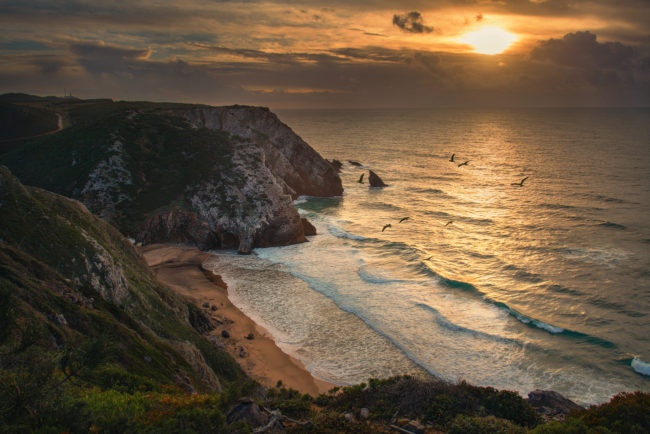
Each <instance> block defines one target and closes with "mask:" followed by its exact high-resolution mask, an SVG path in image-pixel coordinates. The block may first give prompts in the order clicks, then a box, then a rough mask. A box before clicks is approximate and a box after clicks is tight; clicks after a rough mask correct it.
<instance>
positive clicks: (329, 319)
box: [213, 109, 650, 404]
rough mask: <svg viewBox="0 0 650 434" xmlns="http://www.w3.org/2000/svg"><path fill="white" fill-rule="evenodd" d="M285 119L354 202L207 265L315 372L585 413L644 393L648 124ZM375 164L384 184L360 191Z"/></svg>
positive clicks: (315, 203) (492, 118)
mask: <svg viewBox="0 0 650 434" xmlns="http://www.w3.org/2000/svg"><path fill="white" fill-rule="evenodd" d="M280 118H281V119H282V120H283V121H284V122H285V123H287V124H288V125H290V126H291V127H292V128H293V129H294V131H296V132H297V133H298V134H299V135H300V136H301V137H303V138H304V139H305V140H306V141H307V142H308V143H309V144H310V145H311V146H312V147H314V148H315V149H316V150H318V151H319V152H320V153H321V155H323V156H324V157H326V158H337V159H339V160H341V161H343V162H344V163H345V164H344V167H343V172H342V173H341V178H342V179H343V185H344V188H345V193H344V196H343V198H339V199H318V198H301V199H300V200H298V201H297V202H296V206H298V207H299V208H300V210H301V213H302V214H303V215H305V216H306V217H307V218H308V219H309V220H310V221H311V222H312V223H313V224H314V225H315V226H316V227H317V229H318V233H319V235H317V236H315V237H312V238H311V239H310V242H309V243H305V244H300V245H294V246H289V247H281V248H268V249H256V251H255V255H252V256H248V257H243V256H237V255H230V254H226V255H218V256H216V257H215V258H214V260H213V262H214V267H215V269H216V270H217V271H218V272H219V273H220V274H222V275H223V276H224V279H225V280H226V281H227V282H229V281H230V282H236V283H234V284H232V285H231V287H230V291H231V296H232V297H233V299H234V301H235V303H236V304H238V305H239V306H240V307H241V308H242V309H243V310H244V311H245V312H246V313H248V314H249V315H251V316H253V317H254V318H255V319H256V320H257V321H259V322H260V323H261V324H263V325H265V326H266V327H267V328H268V329H269V330H270V331H271V332H272V333H273V334H274V336H275V338H276V341H277V342H278V344H279V345H280V346H281V347H282V348H283V349H284V350H285V351H288V352H290V353H292V354H293V355H295V356H297V357H299V358H300V359H301V360H303V361H304V362H305V363H306V365H307V366H308V368H309V369H310V370H311V371H312V372H313V373H314V374H315V375H317V376H319V377H321V378H324V379H326V380H329V381H332V382H335V383H338V384H351V383H356V382H360V381H364V380H366V379H367V378H369V377H383V376H389V375H394V374H398V373H412V374H421V375H426V374H425V373H426V372H428V373H431V374H434V375H436V376H438V377H441V378H444V379H447V380H450V381H457V380H460V379H465V380H467V381H469V382H471V383H474V384H478V385H490V386H494V387H497V388H505V389H510V390H517V391H519V392H520V393H522V394H526V393H528V392H529V391H531V390H533V389H537V388H543V389H553V390H557V391H559V392H561V393H563V394H565V395H566V396H568V397H570V398H572V399H574V400H576V401H578V402H580V403H583V404H586V403H595V402H602V401H605V400H607V399H609V398H610V397H611V395H613V394H615V393H617V392H620V391H623V390H628V391H629V390H637V389H640V390H644V391H650V376H648V375H650V365H648V363H647V362H650V337H649V336H650V315H649V313H650V110H620V109H617V110H596V109H559V110H558V109H546V110H519V111H516V110H510V111H509V110H496V111H495V110H429V111H427V110H401V111H388V110H385V111H382V110H376V111H302V112H280ZM452 153H455V154H456V157H455V159H456V160H457V161H456V162H455V163H453V162H450V161H449V158H450V155H451V154H452ZM347 160H355V161H359V162H361V163H362V164H363V165H364V167H354V166H352V165H350V164H348V163H347ZM466 160H469V163H468V165H466V166H462V167H458V164H459V163H461V162H464V161H466ZM368 168H370V169H372V170H374V171H375V172H377V173H378V174H379V175H380V176H381V177H382V178H383V179H384V181H385V182H386V183H387V184H389V187H387V188H384V189H369V188H368V184H367V183H364V184H359V183H358V182H357V180H358V179H359V176H360V175H361V174H362V173H366V175H365V177H364V179H366V180H367V177H368V175H367V169H368ZM525 176H528V177H529V178H528V179H527V180H526V181H525V183H524V186H523V187H518V186H512V185H511V183H513V182H518V181H520V180H521V179H522V178H523V177H525ZM403 217H409V219H408V220H406V221H404V222H402V223H399V220H400V219H401V218H403ZM450 221H452V222H453V223H450V224H447V223H448V222H450ZM387 223H390V224H391V225H392V227H390V228H387V229H386V230H385V231H384V232H382V227H383V226H384V225H385V224H387Z"/></svg>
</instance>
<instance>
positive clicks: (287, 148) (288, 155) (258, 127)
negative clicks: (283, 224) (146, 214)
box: [177, 106, 343, 199]
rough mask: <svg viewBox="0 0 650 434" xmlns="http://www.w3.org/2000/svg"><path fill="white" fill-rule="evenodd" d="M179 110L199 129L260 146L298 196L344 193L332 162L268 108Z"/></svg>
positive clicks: (285, 184)
mask: <svg viewBox="0 0 650 434" xmlns="http://www.w3.org/2000/svg"><path fill="white" fill-rule="evenodd" d="M177 113H178V114H179V115H180V116H182V117H184V118H185V119H187V120H188V121H189V122H190V123H191V124H192V125H193V126H194V127H195V128H210V129H216V130H223V131H226V132H228V133H229V134H234V135H237V136H239V137H243V138H244V139H246V140H248V141H249V143H251V144H253V146H255V147H259V148H260V149H261V150H262V152H263V153H264V164H265V166H266V167H267V168H268V169H269V171H270V172H271V173H272V174H273V175H274V176H275V177H276V179H278V181H282V182H280V184H281V185H282V186H283V188H284V191H285V192H286V193H288V194H290V195H291V196H292V197H293V198H294V199H295V198H297V197H298V196H300V195H306V196H340V195H341V194H343V187H342V186H341V179H340V178H339V176H338V175H337V173H336V170H335V169H334V168H333V167H332V165H331V164H329V163H328V162H327V160H325V159H323V158H322V157H321V156H320V155H319V154H318V153H317V152H316V151H315V150H314V149H312V148H311V147H310V146H309V145H308V144H307V143H305V141H304V140H302V139H301V138H300V137H299V136H297V135H296V134H295V133H294V132H293V131H292V130H291V128H289V127H288V126H287V125H285V124H284V123H282V122H281V121H280V120H279V119H278V117H277V116H276V115H275V114H273V113H272V112H270V111H269V110H268V109H267V108H264V107H245V106H232V107H201V108H194V109H191V110H183V111H179V112H177Z"/></svg>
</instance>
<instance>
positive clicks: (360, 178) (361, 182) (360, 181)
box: [357, 173, 365, 184]
mask: <svg viewBox="0 0 650 434" xmlns="http://www.w3.org/2000/svg"><path fill="white" fill-rule="evenodd" d="M363 175H365V173H362V174H361V176H360V177H359V180H358V181H357V182H358V183H359V184H363Z"/></svg>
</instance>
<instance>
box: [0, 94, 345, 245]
mask: <svg viewBox="0 0 650 434" xmlns="http://www.w3.org/2000/svg"><path fill="white" fill-rule="evenodd" d="M49 107H50V108H51V109H52V110H55V111H57V113H59V114H61V115H62V116H63V117H64V118H65V119H66V120H67V123H68V124H69V126H68V127H67V128H65V129H63V130H62V131H60V132H57V133H56V134H50V135H45V136H40V137H35V138H33V139H31V140H28V141H27V142H26V143H23V144H20V146H18V147H17V148H16V149H13V150H12V151H11V152H8V153H6V154H5V155H2V156H0V162H1V163H2V164H6V165H7V166H8V167H9V168H10V169H11V170H12V171H13V172H14V173H15V174H16V175H17V176H18V177H19V178H20V179H21V180H23V182H25V183H26V184H28V185H35V186H39V187H42V188H45V189H48V190H51V191H54V192H56V193H59V194H63V195H66V196H69V197H72V198H75V199H78V200H80V201H81V202H82V203H83V204H84V205H86V206H87V207H88V209H89V210H90V211H92V212H93V213H95V214H97V215H99V216H101V217H102V218H103V219H105V220H106V221H108V222H110V223H113V224H114V225H116V226H117V227H118V229H120V230H121V231H122V232H123V233H124V234H127V235H129V236H131V237H133V238H134V239H136V240H137V241H140V242H143V243H154V242H169V241H172V242H184V243H190V244H194V245H197V246H199V247H201V248H204V249H207V248H238V249H239V251H240V252H242V253H249V252H250V251H251V250H252V248H253V247H255V246H273V245H285V244H292V243H296V242H303V241H305V240H306V238H305V233H304V225H305V223H304V222H303V221H302V220H301V218H300V216H299V215H298V212H297V211H296V209H295V208H294V207H293V203H292V202H293V199H295V198H296V197H297V196H299V195H312V196H334V195H341V194H342V192H343V189H342V187H341V180H340V178H339V176H338V174H337V173H336V172H335V170H334V169H333V168H332V166H331V165H330V164H329V163H327V161H325V160H324V159H323V158H321V157H320V155H319V154H318V153H317V152H316V151H314V150H313V149H312V148H311V147H309V145H307V144H306V143H305V142H304V141H303V140H302V139H301V138H300V137H298V136H297V135H296V134H295V133H293V131H291V129H290V128H289V127H288V126H286V125H285V124H283V123H282V122H281V121H280V120H279V119H278V118H277V117H276V116H275V115H274V114H273V113H271V112H270V111H269V110H268V109H265V108H259V107H241V106H233V107H207V106H194V105H179V104H154V103H114V102H107V101H82V100H80V101H66V102H61V103H49Z"/></svg>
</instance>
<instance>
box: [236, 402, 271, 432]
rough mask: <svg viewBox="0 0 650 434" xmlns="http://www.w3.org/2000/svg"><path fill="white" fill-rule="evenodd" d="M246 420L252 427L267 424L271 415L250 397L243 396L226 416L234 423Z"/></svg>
mask: <svg viewBox="0 0 650 434" xmlns="http://www.w3.org/2000/svg"><path fill="white" fill-rule="evenodd" d="M239 421H244V422H246V423H247V424H248V426H249V427H251V428H257V427H259V426H263V425H265V424H266V423H267V422H268V421H269V417H268V416H267V415H266V414H264V413H262V411H261V410H260V407H259V406H258V405H257V404H256V403H255V402H253V400H252V399H250V398H241V399H240V400H239V403H238V404H237V405H236V406H234V407H233V408H231V409H230V411H229V412H228V415H227V416H226V422H227V423H228V424H232V423H235V422H239Z"/></svg>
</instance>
